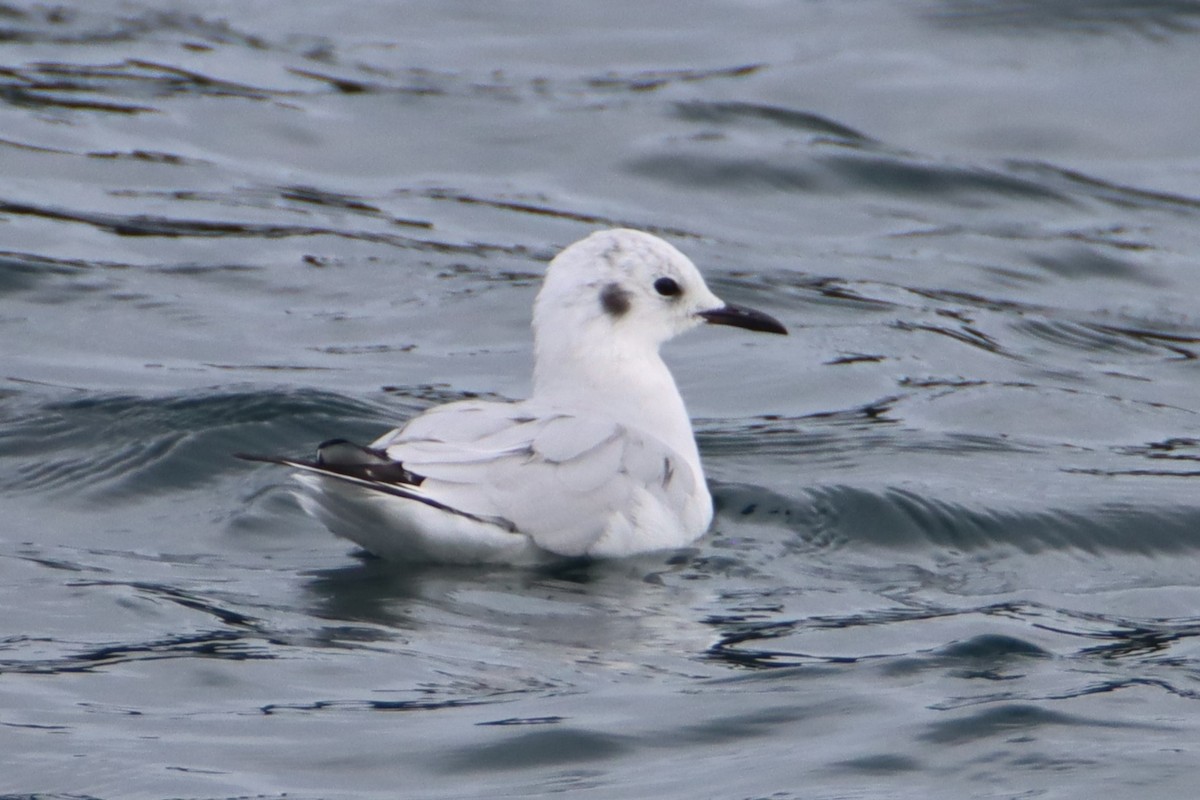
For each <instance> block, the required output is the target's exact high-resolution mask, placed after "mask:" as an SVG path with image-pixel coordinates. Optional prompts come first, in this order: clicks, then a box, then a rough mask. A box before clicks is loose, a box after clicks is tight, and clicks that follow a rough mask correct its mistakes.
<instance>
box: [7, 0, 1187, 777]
mask: <svg viewBox="0 0 1200 800" xmlns="http://www.w3.org/2000/svg"><path fill="white" fill-rule="evenodd" d="M1198 32H1200V6H1197V5H1196V4H1195V3H1191V2H1180V1H1178V0H1177V1H1176V2H1153V3H1144V2H1140V3H1134V2H1115V1H1114V2H1104V3H1092V4H1088V6H1087V8H1082V7H1080V6H1079V4H1076V3H1067V2H1042V3H1028V2H1019V1H1018V0H1007V1H999V0H979V1H976V0H970V1H964V0H944V1H943V2H933V1H932V0H930V2H920V3H907V4H891V3H882V2H865V3H855V4H829V3H821V2H808V3H758V4H750V5H747V4H740V5H738V4H732V5H731V4H727V3H715V2H704V3H698V4H689V6H688V7H687V9H686V11H684V10H683V9H682V7H677V4H667V5H657V6H649V7H647V6H645V5H644V4H636V3H616V4H611V3H610V4H607V5H604V6H602V7H601V6H596V7H587V8H583V7H579V8H575V7H563V6H561V4H556V3H525V4H516V5H511V6H495V7H493V6H488V7H486V8H484V7H479V8H476V7H474V6H469V5H456V4H446V3H433V2H427V3H410V4H405V6H404V7H403V8H401V7H398V6H396V5H395V4H394V3H386V2H376V1H374V0H368V1H366V2H359V3H355V4H353V6H349V7H345V6H338V5H336V4H335V5H331V4H316V3H310V2H298V3H291V4H289V5H288V8H287V10H286V13H285V12H284V11H283V10H282V9H281V8H280V7H279V6H278V4H271V3H243V2H238V3H234V2H218V3H215V4H214V3H204V4H199V3H194V2H190V0H179V1H178V2H173V3H170V4H168V5H166V6H163V5H162V4H151V3H145V2H108V1H107V0H102V1H100V2H91V3H88V4H81V5H80V7H78V8H74V7H67V6H62V7H54V6H47V5H40V4H34V3H26V2H21V1H20V0H17V1H16V2H8V3H7V4H6V5H4V6H2V7H0V53H2V58H3V61H2V62H0V175H2V176H3V178H4V180H3V181H2V185H0V232H2V233H3V236H2V241H0V335H2V336H3V341H4V342H5V344H4V345H3V346H2V347H0V367H2V369H0V380H2V381H3V382H2V383H0V498H2V500H0V502H2V503H3V506H2V507H3V510H4V519H5V524H4V525H3V527H2V528H0V604H2V607H3V608H5V609H6V613H5V614H4V615H3V618H4V621H3V622H2V623H0V752H2V753H4V756H3V768H2V769H0V795H3V796H11V797H18V796H19V797H29V796H33V797H38V798H66V797H71V798H74V797H96V798H118V797H119V798H234V797H268V798H277V797H284V796H286V797H289V798H340V797H344V798H351V797H353V798H358V797H389V798H390V797H398V796H399V797H413V798H440V797H445V798H462V797H480V798H483V797H487V798H493V797H498V796H519V797H537V796H545V795H550V794H558V793H561V792H564V791H573V792H577V793H579V795H580V796H585V797H620V798H628V797H662V798H667V797H679V798H694V797H721V798H731V799H733V800H741V798H778V799H782V800H786V799H787V798H802V797H803V798H812V797H821V798H860V797H889V798H895V797H914V798H915V797H919V798H929V797H945V798H963V797H988V798H1008V797H1012V798H1016V797H1022V798H1024V797H1034V796H1037V797H1067V798H1071V797H1080V798H1083V797H1089V798H1090V797H1094V796H1095V795H1096V794H1097V793H1100V792H1103V793H1105V794H1106V796H1115V797H1183V796H1187V795H1189V794H1190V793H1191V791H1192V790H1193V787H1194V785H1195V782H1196V778H1197V767H1196V764H1197V763H1200V760H1198V755H1200V754H1198V752H1197V746H1196V744H1195V742H1197V741H1200V736H1198V733H1200V713H1198V711H1197V709H1198V708H1200V706H1197V700H1198V699H1200V650H1198V649H1197V642H1198V641H1200V639H1198V636H1200V616H1198V615H1197V608H1200V581H1198V580H1197V577H1196V576H1197V574H1198V569H1197V565H1198V564H1200V501H1198V500H1197V493H1196V488H1195V487H1196V485H1197V484H1196V481H1197V479H1198V476H1200V433H1198V431H1200V404H1198V403H1197V400H1196V397H1197V392H1196V391H1195V389H1196V382H1197V364H1198V363H1200V361H1198V359H1197V356H1198V355H1200V317H1198V316H1197V314H1196V311H1195V306H1196V302H1195V298H1196V297H1197V296H1200V277H1198V276H1200V273H1198V272H1197V270H1196V269H1195V258H1196V253H1198V252H1200V224H1198V223H1200V193H1198V192H1197V189H1196V187H1197V185H1200V181H1198V179H1200V151H1198V150H1197V140H1196V137H1195V131H1196V130H1197V129H1198V128H1200V105H1198V104H1197V102H1196V94H1195V90H1194V82H1195V81H1194V76H1195V75H1196V74H1197V73H1198V71H1200V50H1198V49H1197V48H1196V46H1195V44H1196V36H1197V33H1198ZM613 225H627V226H633V227H638V228H642V229H645V230H650V231H654V232H657V233H659V234H660V235H663V236H665V237H666V238H668V239H670V240H671V241H672V242H674V243H675V244H677V245H678V246H679V247H680V248H681V249H683V250H684V251H685V252H687V253H688V254H689V255H690V256H691V257H692V258H693V260H695V261H696V262H697V264H698V265H699V266H700V267H701V269H702V270H703V271H704V272H705V274H706V275H707V276H708V277H709V281H710V283H711V285H712V286H713V288H714V289H715V290H716V291H717V292H718V293H719V294H721V295H722V296H723V297H726V298H727V299H729V300H731V301H734V302H740V303H745V304H748V305H753V306H755V307H759V308H763V309H764V310H766V311H768V312H770V313H771V314H773V315H775V316H777V317H779V318H780V319H782V320H783V321H784V322H785V323H786V324H787V325H788V326H789V328H791V329H792V336H790V337H788V338H786V339H783V338H782V337H755V336H751V335H749V334H742V333H739V332H736V331H716V330H706V331H699V332H696V333H694V334H691V335H689V336H688V337H686V338H685V339H683V340H681V341H678V342H675V343H673V344H672V345H670V347H669V349H668V354H667V357H668V360H669V361H670V363H671V364H672V366H673V368H674V370H675V373H676V375H677V378H678V381H679V383H680V386H681V389H682V391H683V393H684V395H685V397H686V399H687V401H688V403H689V407H690V409H691V411H692V413H693V415H694V417H695V418H696V428H697V433H698V438H699V442H700V447H701V451H702V454H703V457H704V459H705V462H706V466H707V470H708V473H709V477H710V479H711V482H712V484H713V492H714V496H715V499H716V502H717V506H718V514H717V519H716V522H715V524H714V529H713V532H712V533H711V534H710V535H709V536H708V537H706V538H705V539H702V540H701V541H700V542H698V543H697V544H696V546H695V547H694V548H692V549H689V550H687V551H684V552H680V553H671V554H658V555H653V556H646V557H639V558H633V559H628V560H623V561H616V562H607V563H593V564H566V565H562V566H561V567H556V568H551V569H544V570H533V571H528V570H525V571H520V570H506V569H499V568H487V569H465V568H456V569H424V570H420V571H411V570H403V569H398V568H396V567H395V566H392V565H388V564H386V563H383V562H379V561H375V560H372V559H369V558H366V557H364V556H363V555H362V554H359V553H356V552H355V551H354V550H353V549H352V548H350V547H349V546H348V545H346V544H345V543H343V542H339V541H338V540H335V539H334V538H333V537H331V536H329V535H328V534H327V533H326V532H325V531H324V530H323V529H321V528H320V527H319V526H318V525H317V524H316V523H314V522H312V521H310V520H309V519H307V518H306V517H304V516H303V514H302V513H301V512H300V511H299V509H298V508H297V507H296V505H295V503H294V502H293V501H292V500H291V498H290V496H289V495H288V494H287V492H286V484H287V478H286V475H284V474H281V473H280V472H278V471H275V470H272V469H270V468H267V467H256V466H253V465H249V464H246V463H243V462H239V461H236V460H234V459H233V458H231V455H230V454H231V453H233V452H235V451H259V452H280V453H293V454H300V453H305V452H307V451H309V450H310V449H311V448H312V447H313V446H315V444H316V443H317V442H319V441H321V440H323V439H325V438H329V437H332V436H344V437H347V438H352V439H353V438H357V439H369V438H371V437H373V436H375V435H377V434H378V433H380V432H382V431H383V430H385V429H386V428H388V427H389V426H390V425H391V424H392V423H393V422H394V421H396V420H398V419H403V418H405V417H407V416H409V415H411V414H414V413H416V412H418V411H420V410H421V409H424V408H426V407H428V406H430V405H433V404H436V403H440V402H445V401H448V400H454V399H459V398H463V397H472V396H489V397H502V398H515V397H521V396H523V395H524V394H525V392H527V391H528V383H529V382H528V374H529V367H530V361H531V354H530V340H529V332H528V319H529V308H530V304H531V303H532V299H533V296H534V294H535V292H536V290H537V285H538V281H539V278H540V275H541V271H542V269H543V266H544V263H545V261H546V260H547V259H548V258H549V257H551V256H552V255H553V254H554V253H555V252H556V251H557V250H558V249H559V248H561V247H562V246H564V245H566V244H567V243H569V242H571V241H574V240H575V239H578V238H581V237H582V236H584V235H586V234H587V233H589V232H591V231H593V230H596V229H598V228H601V227H608V226H613Z"/></svg>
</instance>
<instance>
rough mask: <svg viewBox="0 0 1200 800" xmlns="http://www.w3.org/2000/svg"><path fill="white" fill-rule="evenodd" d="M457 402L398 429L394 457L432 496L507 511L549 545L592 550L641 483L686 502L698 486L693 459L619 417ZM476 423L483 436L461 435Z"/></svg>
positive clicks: (659, 495) (464, 506)
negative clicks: (689, 460) (617, 419)
mask: <svg viewBox="0 0 1200 800" xmlns="http://www.w3.org/2000/svg"><path fill="white" fill-rule="evenodd" d="M454 405H455V406H460V408H458V409H455V408H454V407H453V406H446V407H443V408H439V409H437V410H436V412H437V413H436V416H437V417H438V419H437V420H436V422H437V424H436V425H435V424H432V423H433V422H434V420H425V419H423V418H421V417H418V418H417V420H414V423H416V422H418V421H419V424H415V425H414V424H412V423H410V425H409V426H408V427H406V428H405V429H403V430H402V431H400V432H398V433H397V434H396V435H395V436H394V438H393V439H392V440H391V441H390V442H388V443H386V447H387V452H388V455H389V456H390V457H392V458H394V459H397V460H399V461H402V462H403V463H404V465H405V467H406V468H407V469H409V470H411V471H412V472H415V473H417V474H419V475H422V476H424V477H425V478H426V480H425V482H424V483H422V485H421V491H422V492H423V493H425V494H428V496H430V497H431V498H434V499H436V500H438V501H439V502H442V503H445V504H447V505H450V506H452V507H454V508H458V509H461V510H463V511H467V512H469V513H472V514H477V515H480V516H496V517H503V518H504V519H507V520H509V521H510V522H512V523H513V525H514V526H515V527H516V528H517V530H520V531H521V532H523V533H525V534H527V535H529V536H530V537H531V538H533V539H534V541H535V542H536V543H537V544H538V545H539V546H541V547H543V548H546V549H548V550H552V551H554V552H557V553H562V554H564V555H582V554H584V553H586V552H587V551H588V548H589V547H590V546H591V545H592V544H593V543H594V542H595V541H596V540H597V539H598V538H599V537H600V536H601V534H602V533H603V532H604V530H605V528H606V527H607V526H608V524H609V522H610V520H611V519H612V517H613V515H614V514H618V515H620V514H624V515H626V516H628V515H629V514H631V512H632V507H633V505H634V499H635V494H637V493H638V490H639V489H643V490H645V491H647V492H649V493H650V494H651V495H653V496H654V497H655V499H657V500H659V501H661V502H662V503H664V504H665V505H668V506H669V507H672V508H682V507H683V506H684V505H685V504H686V503H687V501H688V497H689V493H690V491H691V488H690V487H692V486H694V478H693V476H692V475H691V468H690V467H689V466H688V464H687V462H686V460H685V459H684V458H682V457H680V456H678V455H677V454H676V453H674V452H672V451H671V450H670V449H669V448H667V447H666V445H664V444H663V443H662V442H661V441H660V440H659V439H657V438H656V437H654V436H651V435H650V434H648V433H645V432H643V431H640V430H637V429H631V428H628V427H627V426H624V425H622V424H620V423H617V422H615V421H613V420H609V419H605V418H603V417H592V416H589V417H583V416H576V415H573V414H569V413H563V412H555V411H544V412H543V413H540V414H533V413H529V411H528V409H524V408H522V407H521V405H520V404H493V403H481V404H474V405H472V404H454ZM448 411H449V412H450V413H447V412H448ZM452 415H453V416H454V417H455V418H454V419H452V418H451V416H452ZM426 416H433V415H426ZM460 422H461V423H463V424H462V425H461V426H460V425H459V424H458V423H460ZM468 428H469V429H470V431H471V432H472V433H473V434H474V435H473V436H467V435H461V434H462V432H463V431H464V430H466V429H468ZM451 430H453V431H455V433H454V434H449V433H448V431H451ZM435 434H436V436H435ZM448 439H452V441H448ZM381 441H382V440H381Z"/></svg>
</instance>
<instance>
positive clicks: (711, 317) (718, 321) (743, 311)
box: [700, 304, 787, 336]
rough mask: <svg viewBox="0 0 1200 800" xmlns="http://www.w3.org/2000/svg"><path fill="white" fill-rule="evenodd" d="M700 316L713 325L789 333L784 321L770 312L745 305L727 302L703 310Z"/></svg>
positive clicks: (763, 331)
mask: <svg viewBox="0 0 1200 800" xmlns="http://www.w3.org/2000/svg"><path fill="white" fill-rule="evenodd" d="M700 316H701V317H703V318H704V320H705V322H710V323H712V324H713V325H732V326H734V327H735V328H745V329H746V330H748V331H760V332H762V333H782V334H783V335H784V336H786V335H787V328H785V327H783V323H782V322H780V321H779V320H777V319H775V318H774V317H772V316H771V315H770V314H764V313H763V312H761V311H755V310H754V309H753V308H746V307H745V306H735V305H732V304H726V305H724V306H721V307H720V308H714V309H713V310H712V311H701V312H700Z"/></svg>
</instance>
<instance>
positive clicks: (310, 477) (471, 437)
mask: <svg viewBox="0 0 1200 800" xmlns="http://www.w3.org/2000/svg"><path fill="white" fill-rule="evenodd" d="M705 321H707V322H713V323H719V324H729V325H737V326H740V327H744V328H749V329H752V330H759V331H768V332H773V333H786V330H785V329H784V327H783V326H782V325H781V324H780V323H779V322H777V321H776V320H774V319H772V318H771V317H768V316H767V315H765V314H762V313H761V312H757V311H752V310H750V309H745V308H740V307H737V306H731V305H728V304H725V303H723V302H722V301H721V300H720V299H718V298H717V297H716V295H714V294H713V293H712V292H711V291H709V289H708V287H707V286H705V284H704V280H703V278H701V276H700V273H699V272H698V271H697V269H696V267H695V266H694V265H693V264H692V262H691V261H689V260H688V259H687V257H686V256H684V255H683V254H682V253H680V252H679V251H678V250H677V249H675V248H674V247H672V246H671V245H670V244H668V243H667V242H665V241H663V240H662V239H659V238H657V237H654V236H651V235H649V234H646V233H641V232H638V231H632V230H610V231H602V232H599V233H595V234H592V235H591V236H589V237H587V238H586V239H583V240H582V241H579V242H576V243H575V244H573V245H571V246H570V247H568V248H567V249H565V250H563V251H562V252H561V253H560V254H559V255H558V257H556V258H555V259H554V260H553V261H552V262H551V263H550V266H549V268H548V269H547V272H546V277H545V280H544V282H543V285H542V289H541V291H540V292H539V294H538V297H537V300H536V302H535V305H534V314H533V329H534V345H535V348H534V349H535V366H534V381H533V392H532V396H531V397H530V399H528V400H524V401H520V402H513V403H505V402H485V401H475V400H472V401H464V402H458V403H450V404H447V405H443V406H438V407H436V408H433V409H430V410H429V411H427V412H425V413H424V414H421V415H420V416H417V417H415V418H413V419H412V420H410V421H409V422H408V423H407V424H406V425H404V426H403V427H400V428H397V429H396V430H393V431H391V432H389V433H387V434H385V435H384V436H382V437H381V438H379V439H378V440H376V441H375V442H373V443H372V444H371V445H369V446H368V447H366V448H362V447H358V446H356V445H351V444H349V443H347V442H344V441H340V440H337V441H332V442H327V443H326V444H325V445H322V447H321V449H320V450H319V451H318V457H317V459H316V460H315V461H303V460H299V459H275V458H258V457H253V458H258V460H266V461H272V462H274V463H281V464H286V465H288V466H292V467H295V468H297V469H299V470H300V472H299V473H298V475H297V477H298V479H299V480H300V482H301V484H302V490H301V492H300V494H299V496H300V500H301V503H302V504H303V506H304V508H305V510H307V511H308V512H309V513H310V514H312V515H313V516H314V517H316V518H317V519H319V520H321V521H322V522H323V523H324V524H325V525H326V526H327V527H329V529H330V530H332V531H333V532H334V533H335V534H337V535H338V536H342V537H345V538H347V539H349V540H351V541H353V542H356V543H357V544H359V545H361V546H362V547H364V548H366V549H367V550H369V551H371V552H373V553H375V554H377V555H379V556H383V557H385V558H389V559H394V560H399V561H435V562H457V563H472V562H503V563H522V562H530V561H537V560H541V559H544V558H547V557H553V556H591V557H605V556H622V555H629V554H632V553H638V552H645V551H651V550H663V549H669V548H677V547H681V546H684V545H686V544H688V543H690V542H692V541H694V540H695V539H696V538H697V537H699V536H700V535H701V534H703V533H704V532H705V531H706V530H707V529H708V526H709V523H710V522H711V521H712V500H711V497H710V496H709V493H708V489H707V487H706V485H705V481H704V472H703V469H702V468H701V465H700V456H699V453H698V452H697V450H696V442H695V438H694V436H693V434H692V427H691V422H690V420H689V419H688V416H687V412H686V410H685V408H684V404H683V399H682V398H681V397H680V395H679V391H678V389H677V388H676V387H675V381H674V379H673V378H672V377H671V373H670V372H669V371H668V369H667V366H666V364H664V363H663V361H662V359H661V357H660V356H659V352H658V351H659V346H660V345H661V344H662V343H663V342H665V341H667V340H668V339H670V338H672V337H674V336H675V335H677V334H679V333H682V332H683V331H685V330H688V329H689V328H692V327H695V326H696V325H698V324H700V323H702V322H705Z"/></svg>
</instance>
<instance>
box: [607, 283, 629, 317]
mask: <svg viewBox="0 0 1200 800" xmlns="http://www.w3.org/2000/svg"><path fill="white" fill-rule="evenodd" d="M600 305H602V306H604V310H605V311H607V312H608V314H609V315H610V316H613V317H619V316H622V315H623V314H625V312H627V311H629V292H627V291H625V290H624V289H622V288H621V287H620V285H618V284H615V283H610V284H609V285H608V286H605V287H604V288H603V289H601V290H600Z"/></svg>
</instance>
